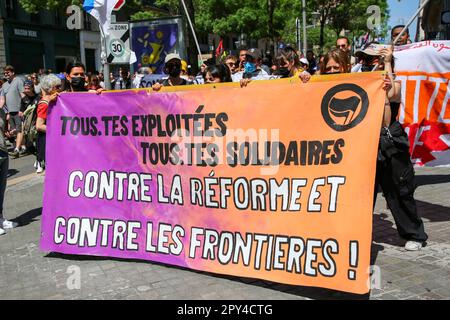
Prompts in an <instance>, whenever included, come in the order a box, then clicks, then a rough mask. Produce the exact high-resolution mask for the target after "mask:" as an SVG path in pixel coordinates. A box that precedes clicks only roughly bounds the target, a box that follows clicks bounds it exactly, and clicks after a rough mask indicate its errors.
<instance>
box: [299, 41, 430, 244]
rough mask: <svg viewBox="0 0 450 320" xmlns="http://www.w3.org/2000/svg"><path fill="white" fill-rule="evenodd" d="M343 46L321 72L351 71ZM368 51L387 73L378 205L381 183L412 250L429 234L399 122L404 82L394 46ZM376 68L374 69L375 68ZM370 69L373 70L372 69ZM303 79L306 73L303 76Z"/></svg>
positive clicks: (329, 54) (378, 67)
mask: <svg viewBox="0 0 450 320" xmlns="http://www.w3.org/2000/svg"><path fill="white" fill-rule="evenodd" d="M339 51H340V50H339V49H336V50H332V51H330V52H328V54H326V55H325V57H324V61H323V63H322V65H321V74H328V75H329V74H339V73H347V72H348V66H347V64H346V62H345V61H346V60H345V57H344V56H342V54H341V53H340V52H339ZM363 53H364V54H366V55H373V56H375V58H376V59H375V58H372V59H368V60H370V61H372V63H374V64H375V63H376V64H377V68H376V69H378V70H384V71H386V72H387V74H386V75H385V77H384V79H383V90H386V92H387V94H386V104H385V114H384V117H383V124H382V129H381V133H380V144H379V150H378V159H377V172H376V180H375V192H374V207H375V200H376V198H377V187H378V185H380V187H381V189H382V191H383V195H384V197H385V199H386V202H387V204H388V206H389V209H390V210H391V212H392V215H393V217H394V220H395V223H396V226H397V231H398V233H399V235H400V237H402V238H403V239H405V240H406V241H407V242H406V244H405V249H406V250H408V251H417V250H420V249H421V248H422V246H423V243H424V242H425V241H426V240H427V238H428V236H427V234H426V233H425V230H424V226H423V222H422V220H421V219H420V217H419V216H418V214H417V206H416V202H415V200H414V190H415V183H414V167H413V165H412V163H411V159H410V154H409V140H408V136H407V135H406V133H405V131H404V129H403V127H402V126H401V124H400V123H399V122H398V121H397V115H398V110H399V106H400V101H401V83H400V82H399V81H395V78H394V77H395V74H394V72H393V69H394V60H393V48H392V47H388V48H386V47H384V46H383V47H381V46H380V47H376V46H375V47H374V48H372V49H371V50H367V48H366V50H364V51H363ZM373 69H374V68H370V70H373ZM370 70H369V71H370ZM299 77H300V78H301V79H302V81H303V82H307V81H308V80H309V79H305V77H304V75H299Z"/></svg>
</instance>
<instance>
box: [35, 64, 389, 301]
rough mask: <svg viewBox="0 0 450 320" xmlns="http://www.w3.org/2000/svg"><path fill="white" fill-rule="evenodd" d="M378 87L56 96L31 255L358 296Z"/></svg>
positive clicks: (372, 82)
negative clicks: (148, 265) (111, 260)
mask: <svg viewBox="0 0 450 320" xmlns="http://www.w3.org/2000/svg"><path fill="white" fill-rule="evenodd" d="M382 84H383V82H382V75H381V73H364V74H348V75H335V76H323V77H314V78H313V79H312V81H311V82H310V83H308V84H303V83H300V82H299V81H298V80H289V79H287V80H274V81H261V82H258V81H255V82H252V83H250V84H249V86H248V87H246V88H240V87H239V86H237V85H236V84H223V85H218V86H213V85H204V86H198V87H194V86H193V87H183V88H173V89H170V88H163V90H162V91H161V92H158V93H152V92H147V91H145V90H137V91H122V92H106V93H102V94H101V95H95V94H81V93H80V94H62V95H61V96H60V97H59V98H58V102H57V105H56V106H55V107H54V108H53V109H52V110H51V111H50V114H49V130H48V133H47V138H48V145H47V146H48V153H47V158H48V172H47V176H46V186H45V197H44V212H43V222H42V229H43V230H42V241H41V248H42V249H43V250H47V251H57V252H63V253H73V254H91V255H102V256H113V257H121V258H135V259H144V260H150V261H158V262H162V263H167V264H172V265H178V266H183V267H187V268H191V269H196V270H202V271H208V272H214V273H220V274H228V275H235V276H240V277H250V278H259V279H266V280H270V281H274V282H280V283H285V284H291V285H302V286H314V287H323V288H330V289H335V290H341V291H347V292H353V293H358V294H364V293H367V292H368V291H369V284H368V283H369V264H370V252H371V238H372V210H373V192H374V179H375V168H376V158H377V148H378V141H379V134H380V128H381V122H382V114H383V108H384V101H385V92H384V91H383V90H382ZM81 101H82V103H81ZM80 124H81V125H80ZM86 126H88V127H86ZM177 129H180V131H177ZM181 129H182V130H181ZM59 146H64V147H59ZM124 181H125V182H124ZM102 230H103V231H102Z"/></svg>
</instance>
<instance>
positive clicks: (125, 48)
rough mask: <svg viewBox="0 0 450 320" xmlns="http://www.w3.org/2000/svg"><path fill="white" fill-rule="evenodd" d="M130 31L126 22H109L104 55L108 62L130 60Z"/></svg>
mask: <svg viewBox="0 0 450 320" xmlns="http://www.w3.org/2000/svg"><path fill="white" fill-rule="evenodd" d="M130 53H131V51H130V31H129V28H128V24H127V23H114V24H111V26H110V29H109V35H108V36H107V38H106V55H107V60H108V63H109V64H123V63H129V61H130Z"/></svg>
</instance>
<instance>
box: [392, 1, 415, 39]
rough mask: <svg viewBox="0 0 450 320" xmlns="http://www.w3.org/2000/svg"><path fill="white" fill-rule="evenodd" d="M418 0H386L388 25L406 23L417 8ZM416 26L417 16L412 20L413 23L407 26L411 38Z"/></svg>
mask: <svg viewBox="0 0 450 320" xmlns="http://www.w3.org/2000/svg"><path fill="white" fill-rule="evenodd" d="M419 2H420V1H419V0H388V4H389V10H390V16H391V17H390V18H389V21H388V25H389V26H391V27H393V26H395V25H397V24H406V23H408V21H409V19H410V18H411V16H412V15H413V14H414V13H415V12H416V11H417V9H418V8H419ZM416 28H417V18H416V20H414V22H413V24H412V25H411V26H410V27H409V32H410V34H411V38H412V40H414V35H415V34H416Z"/></svg>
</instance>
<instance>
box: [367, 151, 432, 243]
mask: <svg viewBox="0 0 450 320" xmlns="http://www.w3.org/2000/svg"><path fill="white" fill-rule="evenodd" d="M414 175H415V173H414V167H413V165H412V163H411V160H410V155H409V152H408V151H403V152H398V153H395V154H394V155H392V156H391V157H386V158H384V159H382V160H380V159H379V160H378V161H377V173H376V184H375V196H374V206H375V200H376V197H377V188H376V187H377V186H378V185H380V187H381V189H382V191H383V194H384V197H385V199H386V202H387V204H388V206H389V209H390V210H391V212H392V215H393V216H394V220H395V224H396V225H397V231H398V233H399V235H400V237H402V238H403V239H406V240H414V241H419V242H423V241H426V240H427V239H428V236H427V234H426V233H425V230H424V226H423V221H422V219H421V218H420V217H419V215H418V214H417V205H416V201H415V200H414V191H415V189H416V184H415V181H414Z"/></svg>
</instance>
